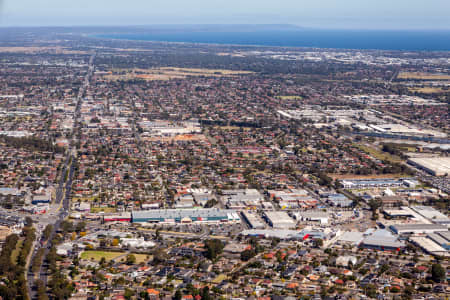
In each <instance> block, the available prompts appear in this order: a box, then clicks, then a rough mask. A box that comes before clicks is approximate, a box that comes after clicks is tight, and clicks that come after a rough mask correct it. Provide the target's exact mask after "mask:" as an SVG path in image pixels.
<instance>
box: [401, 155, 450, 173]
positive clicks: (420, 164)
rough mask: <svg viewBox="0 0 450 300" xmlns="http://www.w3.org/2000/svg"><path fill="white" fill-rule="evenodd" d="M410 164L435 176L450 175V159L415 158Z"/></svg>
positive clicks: (409, 161)
mask: <svg viewBox="0 0 450 300" xmlns="http://www.w3.org/2000/svg"><path fill="white" fill-rule="evenodd" d="M408 163H409V164H410V165H413V166H415V167H417V168H419V169H422V170H424V171H426V172H428V173H430V174H431V175H433V176H449V175H450V157H414V158H410V159H408Z"/></svg>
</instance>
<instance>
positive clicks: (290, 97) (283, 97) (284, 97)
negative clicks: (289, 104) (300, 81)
mask: <svg viewBox="0 0 450 300" xmlns="http://www.w3.org/2000/svg"><path fill="white" fill-rule="evenodd" d="M277 98H279V99H281V100H302V99H303V98H302V97H301V96H277Z"/></svg>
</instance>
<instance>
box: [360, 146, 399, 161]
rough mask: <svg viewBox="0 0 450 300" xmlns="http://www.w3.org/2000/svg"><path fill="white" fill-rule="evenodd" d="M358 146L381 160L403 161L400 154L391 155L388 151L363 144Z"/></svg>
mask: <svg viewBox="0 0 450 300" xmlns="http://www.w3.org/2000/svg"><path fill="white" fill-rule="evenodd" d="M357 147H358V148H359V149H361V150H362V151H364V152H366V153H367V154H369V155H371V156H373V157H375V158H376V159H379V160H387V161H390V162H401V161H402V159H401V158H400V157H398V156H394V155H391V154H389V153H387V152H383V151H381V150H379V149H376V148H373V147H369V146H366V145H361V144H359V145H357Z"/></svg>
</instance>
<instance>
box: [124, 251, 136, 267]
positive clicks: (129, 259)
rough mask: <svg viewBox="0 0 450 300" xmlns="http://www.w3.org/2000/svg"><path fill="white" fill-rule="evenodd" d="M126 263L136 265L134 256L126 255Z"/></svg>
mask: <svg viewBox="0 0 450 300" xmlns="http://www.w3.org/2000/svg"><path fill="white" fill-rule="evenodd" d="M126 263H127V265H134V264H135V263H136V256H134V255H133V254H128V255H127V261H126Z"/></svg>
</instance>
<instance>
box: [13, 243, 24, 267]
mask: <svg viewBox="0 0 450 300" xmlns="http://www.w3.org/2000/svg"><path fill="white" fill-rule="evenodd" d="M22 244H23V240H18V241H17V245H16V249H14V251H13V252H12V253H11V261H12V262H13V263H14V264H15V263H17V257H19V253H20V249H21V248H22Z"/></svg>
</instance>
